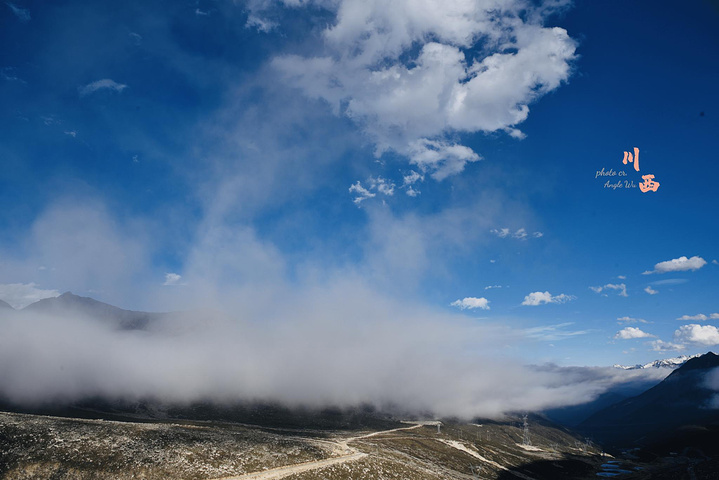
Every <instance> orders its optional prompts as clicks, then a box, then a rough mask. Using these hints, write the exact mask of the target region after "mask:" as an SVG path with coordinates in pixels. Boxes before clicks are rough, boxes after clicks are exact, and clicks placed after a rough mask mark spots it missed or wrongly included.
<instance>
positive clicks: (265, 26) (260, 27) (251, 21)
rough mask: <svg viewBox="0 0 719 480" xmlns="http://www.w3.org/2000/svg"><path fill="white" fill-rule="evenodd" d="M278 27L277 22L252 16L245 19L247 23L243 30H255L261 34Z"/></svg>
mask: <svg viewBox="0 0 719 480" xmlns="http://www.w3.org/2000/svg"><path fill="white" fill-rule="evenodd" d="M278 26H279V25H278V23H277V22H272V21H269V20H267V19H264V18H262V17H258V16H257V15H252V14H250V15H249V16H248V17H247V23H245V28H256V29H257V31H259V32H263V33H267V32H270V31H272V30H274V29H275V28H277V27H278Z"/></svg>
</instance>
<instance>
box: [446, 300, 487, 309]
mask: <svg viewBox="0 0 719 480" xmlns="http://www.w3.org/2000/svg"><path fill="white" fill-rule="evenodd" d="M450 305H451V306H453V307H457V308H459V309H460V310H466V309H467V310H473V309H475V308H481V309H482V310H489V300H487V299H486V298H484V297H482V298H477V297H465V298H463V299H462V300H455V301H454V302H452V303H450Z"/></svg>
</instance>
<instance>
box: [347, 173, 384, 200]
mask: <svg viewBox="0 0 719 480" xmlns="http://www.w3.org/2000/svg"><path fill="white" fill-rule="evenodd" d="M367 182H368V184H369V186H368V187H367V188H365V187H363V186H362V184H361V183H360V181H359V180H357V183H355V184H353V185H352V186H350V188H349V192H350V193H354V194H356V195H357V196H356V197H355V198H354V199H353V200H352V201H353V202H354V203H355V204H356V205H359V204H360V203H361V202H363V201H364V200H367V199H368V198H373V197H375V196H377V194H376V193H374V192H379V193H381V194H383V195H387V196H392V195H394V187H395V184H394V183H392V182H390V181H388V180H386V179H384V178H382V177H377V178H374V177H369V179H367Z"/></svg>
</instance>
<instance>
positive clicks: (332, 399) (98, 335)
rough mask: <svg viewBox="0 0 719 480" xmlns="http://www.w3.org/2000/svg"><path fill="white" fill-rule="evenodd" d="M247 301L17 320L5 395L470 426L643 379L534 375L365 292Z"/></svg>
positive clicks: (471, 333)
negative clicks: (117, 318)
mask: <svg viewBox="0 0 719 480" xmlns="http://www.w3.org/2000/svg"><path fill="white" fill-rule="evenodd" d="M245 294H248V295H250V294H249V293H247V292H245ZM242 295H243V292H239V291H238V292H237V296H236V297H235V298H237V303H236V304H235V305H234V308H231V309H227V311H228V312H230V313H227V314H223V313H219V312H218V311H216V310H215V311H208V310H203V311H194V312H190V313H183V314H177V315H169V316H166V317H160V318H157V319H155V320H154V321H153V322H152V323H151V324H150V325H149V326H148V327H147V328H146V329H143V330H119V329H117V328H116V326H114V325H113V324H112V323H110V322H108V321H107V319H100V318H87V317H84V316H83V315H81V314H64V315H62V316H61V317H60V316H48V315H44V314H41V313H33V312H30V311H25V312H14V311H11V310H8V311H6V312H4V313H2V315H3V316H0V395H1V396H3V397H6V398H7V399H9V400H11V401H13V402H18V403H22V404H47V403H54V404H57V403H58V402H71V401H75V400H79V399H82V398H86V397H89V396H102V397H105V398H108V399H122V400H137V399H143V398H152V399H155V400H160V401H166V402H192V401H199V400H212V401H216V402H234V401H276V402H281V403H284V404H286V405H290V406H296V405H303V406H326V405H332V406H356V405H359V404H363V403H371V404H374V405H376V406H378V407H380V408H383V407H387V406H399V407H401V408H403V409H408V410H416V411H425V412H426V411H431V412H433V413H435V414H437V415H456V416H461V417H471V416H475V415H479V416H498V415H501V414H502V413H504V412H509V411H517V410H539V409H544V408H549V407H555V406H560V405H568V404H576V403H581V402H585V401H588V400H591V399H592V398H594V397H595V396H596V395H597V394H598V393H600V392H601V391H603V390H604V389H606V388H607V387H608V386H610V385H612V384H615V383H617V382H624V381H629V380H632V379H634V378H636V376H637V375H647V373H644V372H641V373H636V372H626V371H620V370H615V369H610V368H607V369H586V368H585V369H581V368H580V369H566V368H560V367H552V366H549V367H547V366H545V367H542V368H537V367H526V366H523V365H521V364H520V363H517V362H514V361H511V360H509V359H507V358H506V357H505V356H503V355H501V354H499V353H498V350H497V349H496V347H495V346H496V345H507V344H509V343H512V342H518V341H521V340H522V339H521V338H519V336H518V334H517V333H516V332H513V331H511V330H508V329H505V328H500V327H492V326H481V327H480V326H478V325H477V324H476V321H475V320H471V319H469V318H467V317H465V316H461V315H446V314H442V313H436V312H428V311H426V310H424V311H423V310H422V309H419V308H413V307H410V306H406V305H400V304H399V303H397V302H396V301H394V300H389V299H387V298H386V297H383V296H382V295H381V294H378V293H377V292H376V291H372V290H371V289H369V288H365V287H363V286H362V284H361V283H359V282H352V281H338V282H332V286H326V285H325V286H317V287H307V288H305V289H303V290H302V291H294V292H290V291H283V290H282V289H279V288H278V289H277V290H276V291H274V292H272V293H271V294H270V295H268V296H267V299H266V301H264V302H263V305H261V308H260V307H258V305H257V302H255V304H254V306H253V308H243V307H242V305H243V303H244V302H245V300H246V299H245V298H242ZM255 299H257V297H256V296H255Z"/></svg>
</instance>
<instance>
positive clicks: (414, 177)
mask: <svg viewBox="0 0 719 480" xmlns="http://www.w3.org/2000/svg"><path fill="white" fill-rule="evenodd" d="M418 181H420V182H423V181H424V175H420V174H419V173H417V172H415V171H414V170H410V171H409V173H408V174H407V175H404V176H402V182H403V185H414V184H415V183H416V182H418Z"/></svg>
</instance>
